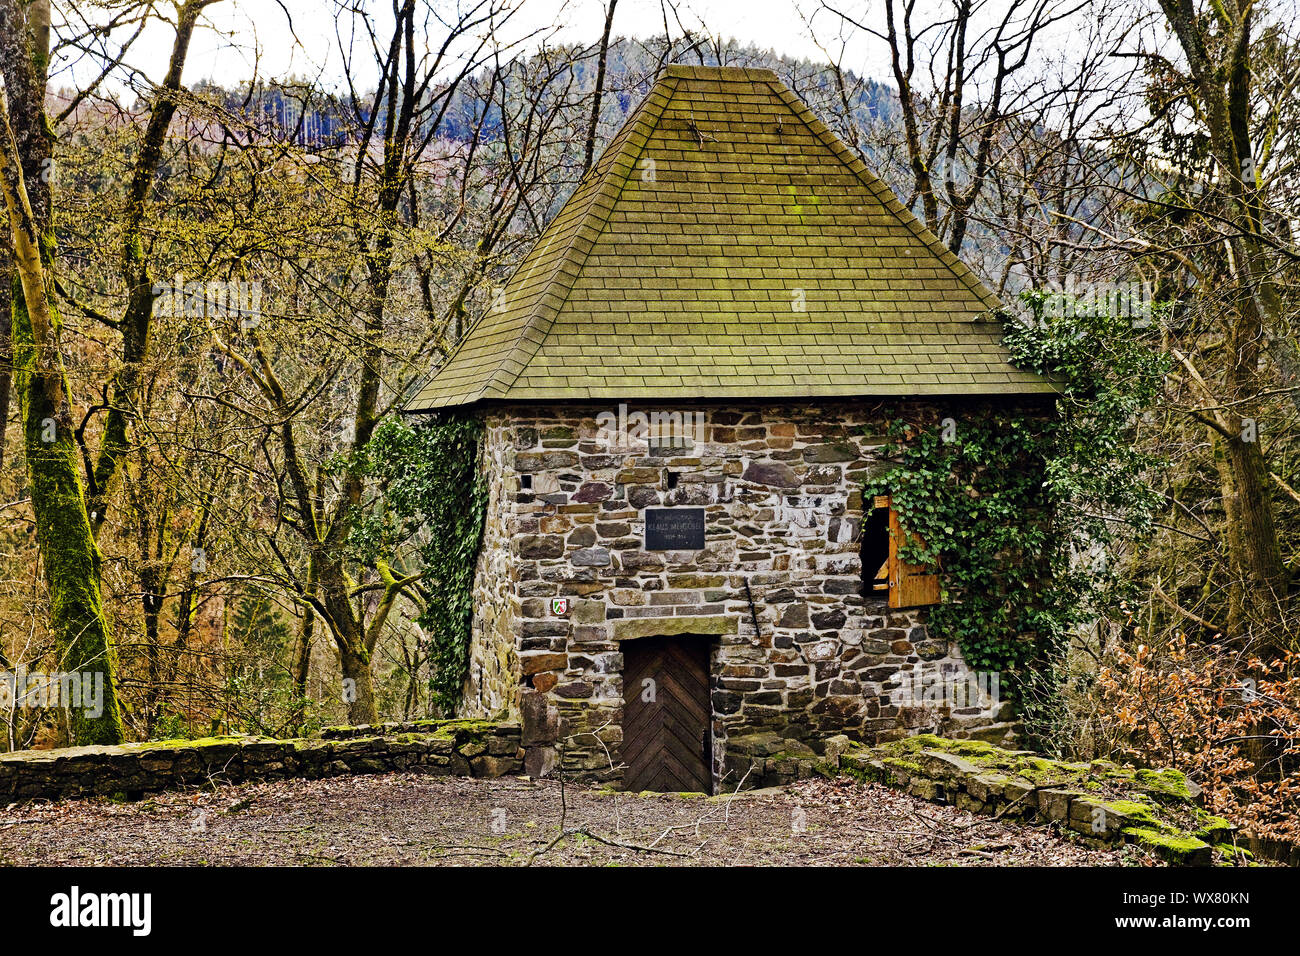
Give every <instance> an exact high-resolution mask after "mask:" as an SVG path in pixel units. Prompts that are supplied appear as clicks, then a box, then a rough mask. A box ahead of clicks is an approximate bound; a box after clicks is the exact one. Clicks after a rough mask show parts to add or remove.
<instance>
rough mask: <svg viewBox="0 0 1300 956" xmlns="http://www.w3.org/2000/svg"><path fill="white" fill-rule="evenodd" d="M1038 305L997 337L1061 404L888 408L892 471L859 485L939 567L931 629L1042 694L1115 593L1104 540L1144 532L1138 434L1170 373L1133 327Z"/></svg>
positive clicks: (1145, 504) (1152, 499)
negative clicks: (891, 510)
mask: <svg viewBox="0 0 1300 956" xmlns="http://www.w3.org/2000/svg"><path fill="white" fill-rule="evenodd" d="M1047 301H1048V300H1047V297H1046V296H1045V295H1042V294H1030V295H1027V296H1026V297H1025V302H1026V304H1027V306H1028V309H1029V313H1030V316H1031V317H1032V320H1031V321H1024V320H1013V319H1011V318H1010V317H1004V319H1005V324H1006V336H1005V343H1006V345H1007V347H1008V348H1009V350H1010V352H1011V357H1012V361H1013V363H1014V364H1015V365H1017V366H1018V367H1019V368H1023V369H1028V370H1032V371H1035V372H1038V373H1040V374H1043V375H1045V376H1048V377H1049V378H1051V379H1052V380H1053V381H1054V382H1055V383H1056V385H1057V386H1058V388H1059V394H1058V396H1057V398H1056V400H1055V412H1056V414H1055V415H1051V414H1044V411H1043V410H1038V411H1035V410H1033V409H1032V408H1026V407H1024V406H1023V405H1019V406H1017V405H1015V404H1012V403H1000V402H995V401H990V402H987V403H984V404H980V405H978V406H975V407H972V408H969V409H966V410H964V411H963V412H962V413H960V415H957V416H955V417H953V418H952V419H943V420H935V419H934V418H933V417H931V418H929V419H924V418H922V417H921V413H920V412H919V411H918V412H914V413H910V414H908V413H899V412H895V413H891V415H890V419H889V421H888V425H887V428H886V436H885V437H886V439H887V444H886V447H885V449H884V450H885V454H886V456H887V457H888V459H889V460H890V461H891V462H892V464H893V467H892V468H891V469H890V470H888V471H887V472H886V473H884V474H883V475H880V476H879V477H877V478H875V479H872V480H871V481H869V482H868V483H867V485H866V487H865V489H864V490H865V494H867V495H879V494H888V495H890V496H891V497H892V500H893V505H894V507H895V509H896V510H897V512H898V515H899V523H900V525H901V526H902V527H903V529H904V531H905V532H907V533H908V534H909V535H916V536H918V538H919V540H915V539H914V540H913V541H912V542H911V543H909V544H907V545H905V546H904V547H903V548H902V549H901V551H900V554H901V556H902V557H903V559H904V560H906V561H908V562H911V563H916V564H925V565H934V564H935V563H937V564H938V565H939V566H940V568H941V569H942V574H941V581H942V588H943V603H941V604H940V605H938V606H935V607H933V608H931V609H930V614H929V618H928V622H929V627H930V630H931V632H932V633H934V634H935V635H936V636H942V637H945V638H947V639H952V640H955V641H956V642H957V643H958V645H959V646H960V647H961V649H962V652H963V655H964V656H965V657H966V659H967V661H968V662H969V663H970V664H971V666H972V667H974V668H976V669H981V670H994V671H998V672H1001V673H1002V674H1003V677H1004V682H1005V684H1006V685H1007V686H1009V687H1011V688H1012V690H1013V693H1016V692H1017V691H1018V690H1019V689H1023V688H1025V686H1026V685H1027V684H1028V683H1031V682H1032V683H1035V684H1037V685H1038V686H1037V692H1036V693H1035V695H1034V696H1035V697H1036V698H1037V699H1038V700H1040V701H1041V700H1043V699H1044V697H1045V696H1048V697H1050V693H1049V694H1047V695H1044V694H1043V693H1042V690H1043V688H1044V687H1045V686H1046V687H1050V686H1052V685H1054V683H1055V682H1056V681H1058V680H1059V677H1060V674H1059V666H1060V662H1061V658H1062V656H1063V648H1064V646H1065V644H1066V643H1067V642H1068V639H1069V636H1070V635H1071V633H1073V632H1075V631H1076V630H1077V629H1078V628H1079V627H1080V626H1082V625H1084V624H1086V623H1087V622H1089V621H1090V620H1093V619H1095V618H1096V616H1097V615H1098V614H1100V613H1103V611H1104V608H1105V607H1106V606H1107V605H1108V603H1109V602H1111V601H1113V600H1114V599H1115V597H1116V594H1117V591H1116V589H1117V588H1119V587H1120V586H1121V582H1120V581H1119V579H1118V577H1117V575H1116V574H1115V573H1114V563H1113V562H1112V561H1111V560H1110V555H1111V553H1112V549H1113V546H1114V545H1115V544H1116V543H1117V542H1118V541H1119V540H1121V539H1123V540H1133V539H1135V538H1136V539H1140V538H1141V537H1142V536H1143V535H1145V534H1146V533H1147V532H1148V531H1149V529H1150V527H1151V521H1152V516H1153V513H1154V510H1155V507H1156V503H1157V497H1158V496H1157V494H1156V493H1155V492H1154V490H1153V489H1152V488H1151V486H1150V484H1149V483H1148V482H1147V481H1146V479H1145V477H1144V476H1145V475H1146V474H1147V473H1148V470H1149V469H1150V468H1151V467H1152V462H1151V461H1150V460H1149V459H1148V458H1146V457H1145V456H1143V455H1142V454H1141V453H1139V452H1138V451H1136V450H1135V446H1134V441H1133V438H1134V431H1135V429H1136V428H1137V427H1138V425H1139V421H1140V416H1141V413H1142V412H1143V410H1144V409H1145V408H1147V407H1148V406H1149V404H1150V403H1151V402H1152V401H1153V399H1154V398H1155V396H1156V394H1157V392H1158V390H1159V388H1160V384H1161V380H1162V378H1163V376H1164V373H1165V369H1166V359H1165V357H1164V356H1163V354H1162V353H1160V352H1159V351H1158V349H1157V348H1156V347H1155V346H1154V344H1153V343H1151V342H1150V341H1149V340H1148V335H1147V333H1146V331H1145V329H1143V328H1142V327H1141V323H1134V322H1133V321H1132V320H1131V319H1129V318H1126V317H1121V316H1111V315H1109V314H1106V313H1105V312H1103V311H1099V310H1085V309H1081V310H1078V311H1077V312H1075V311H1072V310H1071V311H1067V312H1066V313H1065V314H1061V311H1062V310H1057V309H1052V308H1048V307H1047ZM868 500H869V499H868ZM1021 696H1022V708H1021V709H1022V715H1024V706H1023V695H1021Z"/></svg>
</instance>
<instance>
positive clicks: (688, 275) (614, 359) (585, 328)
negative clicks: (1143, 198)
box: [407, 66, 1053, 412]
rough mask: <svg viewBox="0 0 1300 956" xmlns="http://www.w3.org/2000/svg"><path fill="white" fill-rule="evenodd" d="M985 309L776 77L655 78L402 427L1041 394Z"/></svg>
mask: <svg viewBox="0 0 1300 956" xmlns="http://www.w3.org/2000/svg"><path fill="white" fill-rule="evenodd" d="M1000 306H1001V303H1000V302H999V301H998V299H997V297H996V296H995V295H994V294H993V293H992V292H991V291H989V290H988V289H987V288H986V287H985V286H984V285H983V284H982V283H981V282H980V281H979V280H978V279H977V278H976V277H975V275H974V274H973V273H972V272H971V271H970V269H968V268H967V267H966V266H965V265H964V264H963V263H962V262H961V261H960V260H959V259H958V258H957V257H956V256H954V255H953V254H952V253H951V252H949V251H948V250H947V249H946V248H945V247H944V246H943V245H942V244H941V243H940V242H939V241H938V239H936V238H935V236H934V235H933V233H931V232H930V231H929V230H928V229H926V228H925V226H924V225H922V224H921V223H920V222H919V221H918V220H917V219H916V217H915V216H913V215H912V213H911V212H909V211H908V210H907V209H905V208H904V207H903V205H902V204H901V203H900V202H899V201H898V199H897V198H896V197H895V196H894V194H893V193H892V192H890V190H889V189H888V187H886V186H885V185H884V183H882V182H881V181H880V180H879V179H878V178H877V177H876V176H875V175H874V174H872V173H871V172H870V170H868V169H867V168H866V166H864V165H863V163H862V162H861V160H859V159H858V158H857V156H856V155H855V154H853V153H852V152H851V151H850V150H849V149H848V148H847V147H846V146H845V145H844V144H843V143H841V142H840V141H839V140H838V139H836V138H835V136H834V135H833V134H832V133H831V132H830V130H829V129H828V128H827V127H826V125H825V124H824V123H822V122H821V120H819V119H817V117H816V116H814V115H813V113H812V111H810V110H809V109H808V108H807V106H805V105H804V104H803V102H802V101H800V100H799V98H798V97H796V96H795V95H794V94H793V93H792V92H791V91H790V90H789V89H787V88H786V87H785V86H784V85H783V84H782V83H781V82H780V80H778V79H777V77H776V74H774V73H772V72H771V71H768V70H753V69H735V68H717V67H687V66H668V67H666V68H665V69H664V72H663V73H662V74H661V76H660V77H659V79H658V81H657V82H656V84H655V86H654V88H653V89H652V90H651V91H650V93H649V95H648V96H647V97H646V99H645V101H644V102H643V103H642V104H641V106H640V107H639V108H638V109H637V111H636V112H635V113H634V114H633V115H632V116H631V117H629V119H628V121H627V122H626V123H625V124H624V126H623V128H622V129H621V130H620V131H619V133H618V135H617V136H616V137H615V138H614V140H613V141H612V142H611V143H610V144H609V146H608V147H607V148H606V150H605V152H604V154H603V155H602V156H601V158H600V160H599V161H598V162H597V163H596V165H595V167H594V168H593V169H592V170H591V172H590V173H588V175H587V176H586V177H585V178H584V180H583V181H582V182H581V183H580V184H579V186H578V188H577V190H576V191H575V192H574V194H573V195H572V196H571V197H570V199H569V200H568V202H566V203H565V205H564V207H563V208H562V209H561V210H560V212H559V214H558V215H557V216H556V217H555V219H554V220H553V221H552V222H551V223H550V225H549V226H548V227H547V228H546V230H545V231H544V232H543V233H542V236H541V238H540V239H539V240H538V241H537V243H536V244H535V245H534V246H533V248H532V250H531V251H530V252H529V253H528V255H527V256H526V257H525V259H524V261H523V262H522V263H521V264H520V265H519V267H518V269H516V271H515V273H514V275H513V276H512V277H511V279H510V281H509V282H508V283H507V285H506V287H505V289H504V291H503V295H502V296H499V297H497V307H495V308H493V309H492V310H490V311H488V312H487V313H485V314H484V315H482V316H481V317H480V318H479V319H478V320H477V321H476V322H475V323H474V325H473V326H472V327H471V328H470V329H469V331H468V332H467V334H466V335H465V337H464V339H463V340H462V342H461V344H460V345H459V347H458V348H457V349H456V350H455V351H454V352H453V353H452V355H451V356H450V357H449V358H448V360H447V361H446V362H445V363H444V364H443V366H442V367H441V368H440V369H438V370H437V372H436V373H435V374H434V375H433V376H432V377H431V378H430V379H429V380H428V381H427V382H426V384H425V385H424V386H423V388H422V389H421V390H420V391H419V392H418V394H416V396H415V397H414V398H413V399H412V400H411V402H410V403H409V404H408V406H407V411H412V412H419V411H431V410H434V409H437V408H444V407H450V406H457V405H467V404H471V403H474V402H478V401H482V400H502V401H525V402H528V401H548V400H555V399H611V400H625V399H652V398H662V399H690V398H717V399H727V398H762V397H769V396H773V397H774V396H783V397H799V396H819V397H829V396H843V397H853V396H876V395H942V394H952V395H979V394H1007V393H1011V394H1014V393H1032V392H1050V391H1052V390H1053V387H1052V386H1051V385H1050V384H1049V383H1048V382H1046V381H1044V380H1043V379H1042V378H1040V377H1038V376H1036V375H1034V374H1032V373H1029V372H1024V371H1021V370H1019V369H1016V368H1014V367H1013V366H1011V364H1010V363H1009V362H1008V358H1007V352H1006V349H1005V348H1004V347H1003V346H1002V343H1001V340H1002V327H1001V324H1000V322H999V321H998V320H997V319H996V317H994V316H992V315H991V314H990V312H991V310H993V309H997V308H999V307H1000Z"/></svg>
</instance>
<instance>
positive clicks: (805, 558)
mask: <svg viewBox="0 0 1300 956" xmlns="http://www.w3.org/2000/svg"><path fill="white" fill-rule="evenodd" d="M894 407H897V405H895V406H894ZM638 410H641V411H644V412H649V411H651V409H649V408H638V406H633V407H632V408H631V409H625V410H624V416H625V417H627V416H632V415H633V414H634V413H635V412H636V411H638ZM656 410H657V411H681V412H682V413H683V415H685V414H686V413H690V414H694V413H696V412H699V413H700V414H701V415H702V416H703V419H702V420H703V422H704V424H703V427H702V428H699V429H695V430H691V429H687V431H688V432H689V433H690V438H691V439H692V440H691V442H690V444H689V446H688V447H679V448H655V447H650V446H647V445H646V443H645V442H644V441H639V440H637V439H636V438H635V436H629V437H630V439H631V440H630V441H628V442H627V444H626V447H624V446H623V445H622V442H621V439H622V435H621V432H620V433H619V434H618V435H615V436H614V437H615V438H616V439H617V440H614V441H611V440H610V438H611V435H610V432H609V428H608V418H605V419H601V418H599V417H598V416H600V415H601V413H602V412H606V413H613V414H617V413H618V411H619V410H618V409H617V408H609V409H605V408H600V407H592V406H567V407H512V408H500V409H491V410H489V411H488V412H487V413H486V419H487V420H486V424H487V429H486V439H485V449H484V460H485V462H486V463H487V467H489V468H490V469H491V475H490V479H491V482H492V485H493V501H492V503H491V504H490V505H489V512H488V519H487V530H486V534H485V543H484V554H483V557H482V558H481V560H480V565H479V570H480V574H479V578H478V581H477V583H476V595H475V603H476V612H475V617H474V625H473V642H472V648H471V674H470V677H469V681H468V683H467V687H466V702H465V712H466V713H467V714H479V715H486V714H488V713H490V712H494V711H495V710H496V709H497V708H499V707H501V706H502V705H503V704H504V705H505V706H506V707H507V709H509V710H510V712H511V713H519V712H520V710H521V708H522V713H523V724H524V727H523V743H524V745H525V747H526V748H531V749H532V750H533V751H534V756H536V754H535V752H536V751H537V750H538V749H539V748H541V749H546V748H548V747H551V746H553V745H554V744H555V743H556V742H557V738H561V737H562V738H564V759H565V763H566V766H568V767H569V768H570V769H572V770H575V771H583V772H587V773H594V774H600V773H601V772H602V771H603V772H608V774H609V775H610V776H615V775H616V774H615V773H614V772H613V771H611V766H612V765H616V764H617V761H618V746H619V743H620V740H621V727H620V724H621V718H622V700H623V686H622V677H621V673H622V669H623V656H622V654H621V653H620V642H621V641H624V640H631V639H636V638H638V637H646V636H654V635H670V634H690V635H697V638H696V639H699V640H706V641H709V642H710V643H711V647H712V650H711V675H712V677H711V693H712V706H713V742H714V769H715V774H716V775H717V776H718V777H719V778H721V777H722V776H723V775H724V774H725V773H726V772H727V769H728V767H727V764H728V762H729V758H728V740H729V739H730V740H732V741H733V742H738V741H742V740H743V739H744V738H745V737H746V736H747V735H752V734H757V733H759V732H764V733H766V734H767V737H768V738H770V736H771V732H776V733H777V734H778V735H779V736H780V737H781V738H783V739H785V738H788V739H792V740H797V741H803V742H806V743H808V744H809V745H811V746H812V747H813V748H817V747H818V746H819V742H820V741H822V740H824V739H825V738H827V737H829V736H833V735H836V734H841V733H842V734H847V735H848V736H849V737H851V738H852V739H855V740H861V741H864V742H867V743H875V742H878V741H881V740H888V739H894V738H896V737H900V736H904V735H906V734H908V733H911V732H917V731H922V730H929V731H935V732H941V733H945V734H948V735H950V736H971V735H978V734H980V733H982V732H983V733H984V734H985V735H987V736H990V737H996V738H997V739H1001V736H1002V735H1003V731H1004V730H1005V727H1004V726H1003V725H1001V724H998V723H997V722H998V721H999V720H1001V719H1004V718H1005V717H1006V716H1007V713H1006V711H1005V709H1004V708H999V707H997V706H996V705H995V704H993V703H992V702H990V701H988V700H975V701H972V702H971V703H972V704H973V706H966V707H957V708H951V707H947V706H935V705H932V704H927V703H923V702H915V701H914V702H911V703H908V702H900V701H899V700H898V699H897V698H898V692H899V690H900V689H901V685H903V684H904V683H907V682H908V681H909V680H910V681H912V682H913V689H914V687H915V679H916V678H919V677H921V675H922V674H924V675H925V677H926V678H927V679H928V678H929V677H931V676H933V675H940V674H942V675H944V676H945V677H947V678H948V679H954V678H957V679H960V678H962V677H964V676H965V675H966V674H967V669H966V667H965V664H964V663H963V662H962V659H961V655H960V653H959V651H958V650H957V648H956V647H955V646H954V645H951V644H950V643H949V642H947V641H945V640H943V639H942V637H941V636H933V635H931V634H929V633H928V632H927V629H926V625H925V621H924V613H923V611H920V610H901V611H890V610H889V609H888V608H887V607H886V606H885V603H884V601H883V599H876V598H874V597H872V598H864V596H863V586H862V580H861V559H860V556H859V546H860V541H859V534H860V530H861V526H862V518H863V501H862V492H861V488H862V485H863V482H864V480H865V479H866V478H867V477H868V475H870V474H872V473H878V472H879V471H882V470H884V469H885V468H886V467H887V466H886V465H885V463H883V462H882V461H881V460H880V452H879V449H880V446H881V445H882V444H883V443H884V440H883V438H882V437H880V433H881V431H882V430H883V421H882V418H881V415H882V412H881V410H880V408H879V407H878V406H873V405H868V404H865V403H851V402H830V403H825V404H808V403H804V404H799V405H794V404H780V405H778V404H773V405H770V406H763V407H753V406H748V407H746V406H736V407H707V408H691V407H683V408H681V409H656ZM907 411H908V412H909V413H911V414H926V415H929V416H931V417H932V418H933V419H934V420H936V421H937V420H938V419H939V418H940V417H942V415H943V414H944V412H943V410H942V409H941V408H939V407H937V406H928V405H927V406H920V405H916V406H912V407H910V408H908V409H907ZM688 421H689V419H688ZM602 426H604V427H602ZM695 439H698V440H695ZM661 506H669V507H671V506H694V507H703V508H704V509H705V514H706V521H707V537H706V547H705V549H704V550H703V551H669V552H651V551H646V550H645V549H644V531H645V509H646V508H647V507H661ZM555 597H567V598H569V599H570V607H569V611H568V613H567V615H557V614H554V613H552V608H551V599H552V598H555ZM512 654H513V655H514V656H513V657H512V656H511V655H512ZM516 662H517V668H516ZM511 685H513V686H511ZM891 695H892V696H891ZM512 696H513V698H514V700H513V702H510V698H511V697H512ZM732 750H733V751H734V750H735V747H734V746H733V747H732ZM552 762H553V755H552V756H546V755H543V756H542V757H538V758H537V759H535V760H534V761H533V763H532V765H531V766H530V770H532V769H535V768H536V767H538V766H542V767H549V766H550V765H551V763H552ZM731 762H733V763H734V762H735V761H734V758H733V759H732V760H731Z"/></svg>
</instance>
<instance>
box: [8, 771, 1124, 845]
mask: <svg viewBox="0 0 1300 956" xmlns="http://www.w3.org/2000/svg"><path fill="white" fill-rule="evenodd" d="M563 805H564V807H565V811H564V815H563V820H564V828H565V830H566V831H567V835H565V836H564V837H563V839H558V840H557V837H559V836H560V834H561V829H560V824H561V807H562V801H561V788H560V785H559V783H558V782H554V781H546V782H543V783H541V784H536V783H531V782H529V781H527V780H522V779H514V778H506V779H500V780H471V779H465V778H460V777H431V776H426V775H422V774H413V773H402V774H387V775H383V776H359V777H335V778H331V779H327V780H311V781H308V780H292V781H285V782H278V783H262V784H244V785H240V786H222V787H217V788H216V789H212V790H206V791H202V792H190V793H167V794H160V795H158V796H156V797H153V798H150V799H147V800H142V801H140V802H137V803H111V802H107V801H101V800H81V801H64V802H61V803H56V804H27V805H22V806H17V805H15V806H10V807H8V808H6V809H3V810H0V864H3V865H57V864H80V865H92V866H102V865H128V864H131V865H187V866H211V865H229V864H253V865H299V866H301V865H321V866H336V865H397V866H412V865H415V866H420V865H427V864H441V865H505V866H515V865H521V864H529V863H531V864H533V865H545V864H584V865H596V866H600V865H638V864H642V865H644V864H649V865H682V864H685V865H719V864H733V865H734V864H741V865H746V864H748V865H805V864H830V865H853V864H859V865H863V864H865V865H880V864H888V865H896V866H927V865H929V866H935V865H939V866H1027V865H1036V866H1095V865H1102V866H1114V865H1122V864H1125V863H1138V864H1142V863H1145V862H1146V861H1145V860H1142V859H1140V858H1139V857H1137V856H1136V855H1134V851H1133V850H1128V849H1125V850H1092V849H1088V848H1086V847H1084V846H1082V845H1080V844H1078V843H1076V842H1074V841H1072V840H1069V839H1067V838H1063V837H1061V836H1059V835H1058V834H1057V833H1056V832H1054V831H1053V830H1052V829H1050V828H1046V827H1028V826H1023V825H1019V824H1014V823H1003V822H1000V821H995V820H991V819H989V818H986V817H978V816H974V815H972V814H969V813H965V812H962V811H958V810H955V809H953V808H952V807H944V806H937V805H934V804H930V803H925V802H923V801H920V800H917V799H915V798H912V797H909V796H906V795H904V794H900V793H897V792H895V791H893V790H889V789H887V788H885V787H881V786H878V785H875V784H868V785H861V784H857V783H854V782H852V781H849V780H836V781H826V780H809V781H803V782H801V783H798V784H795V785H793V786H791V787H787V788H782V789H779V790H775V789H774V790H761V791H754V792H751V793H745V794H740V795H739V796H735V797H714V798H712V799H706V798H704V797H700V796H695V797H691V796H689V795H688V796H681V795H675V794H654V795H649V794H647V795H638V794H630V793H614V792H610V791H605V790H591V789H584V788H575V787H573V786H569V787H567V788H566V789H565V791H564V794H563Z"/></svg>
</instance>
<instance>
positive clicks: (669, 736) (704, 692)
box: [622, 637, 713, 793]
mask: <svg viewBox="0 0 1300 956" xmlns="http://www.w3.org/2000/svg"><path fill="white" fill-rule="evenodd" d="M709 715H710V707H709V647H708V644H707V643H706V642H705V641H704V640H702V639H700V638H698V637H684V638H675V637H646V638H640V639H638V640H634V641H625V642H624V643H623V749H622V756H623V762H624V764H625V765H626V769H625V770H624V771H623V785H624V786H625V787H626V788H627V789H628V790H658V791H678V790H682V791H687V790H689V791H703V792H704V793H712V792H713V774H712V772H711V768H710V763H711V760H710V757H709V750H710V747H709Z"/></svg>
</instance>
